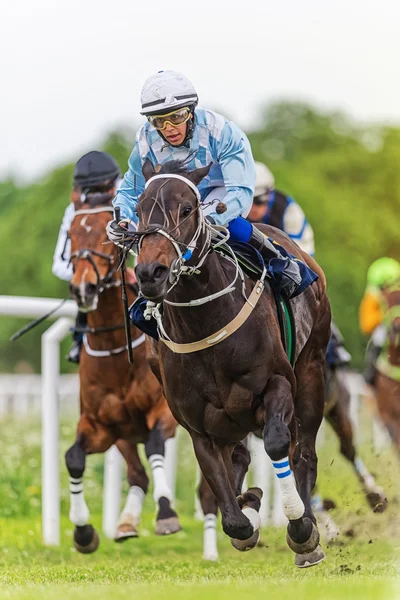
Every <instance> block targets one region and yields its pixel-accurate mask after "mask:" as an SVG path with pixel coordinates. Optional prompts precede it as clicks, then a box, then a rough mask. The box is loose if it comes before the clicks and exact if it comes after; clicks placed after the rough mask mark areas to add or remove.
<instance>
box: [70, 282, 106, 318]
mask: <svg viewBox="0 0 400 600" xmlns="http://www.w3.org/2000/svg"><path fill="white" fill-rule="evenodd" d="M69 288H70V291H71V296H72V298H73V299H74V300H75V302H76V303H77V305H78V307H79V310H80V311H81V312H92V311H93V310H96V308H97V304H98V301H99V289H98V286H97V285H95V284H93V283H89V282H86V283H81V284H80V285H76V284H74V283H71V284H70V286H69Z"/></svg>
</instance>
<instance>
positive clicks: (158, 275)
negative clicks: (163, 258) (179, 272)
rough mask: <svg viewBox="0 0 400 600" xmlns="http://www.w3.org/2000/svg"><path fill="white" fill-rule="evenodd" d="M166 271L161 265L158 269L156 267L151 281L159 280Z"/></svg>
mask: <svg viewBox="0 0 400 600" xmlns="http://www.w3.org/2000/svg"><path fill="white" fill-rule="evenodd" d="M166 269H167V267H163V266H161V265H160V266H159V267H156V268H155V269H154V272H153V279H161V277H162V276H163V275H164V273H165V271H166Z"/></svg>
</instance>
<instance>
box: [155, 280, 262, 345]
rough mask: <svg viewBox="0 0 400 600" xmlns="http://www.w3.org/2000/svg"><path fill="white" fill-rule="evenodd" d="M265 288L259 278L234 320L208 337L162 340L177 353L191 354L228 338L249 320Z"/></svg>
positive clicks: (161, 339)
mask: <svg viewBox="0 0 400 600" xmlns="http://www.w3.org/2000/svg"><path fill="white" fill-rule="evenodd" d="M263 289H264V284H263V283H262V281H260V280H258V281H257V283H256V285H255V286H254V288H253V291H252V292H251V294H250V296H249V298H248V299H247V300H246V303H245V304H244V306H243V307H242V309H241V311H240V312H239V313H238V314H237V315H236V317H235V318H234V319H233V321H231V322H230V323H228V325H226V326H225V327H222V329H219V330H218V331H216V332H215V333H213V334H211V335H209V336H208V337H206V338H204V339H202V340H199V341H197V342H191V343H189V344H177V343H175V342H172V341H171V340H166V339H165V338H162V337H160V341H161V342H163V344H165V345H166V346H167V347H168V348H169V349H170V350H172V352H174V353H175V354H189V353H191V352H198V351H199V350H204V349H205V348H211V346H215V345H216V344H219V343H220V342H222V341H223V340H226V339H227V338H228V337H229V336H231V335H232V334H233V333H235V331H237V330H238V329H239V327H241V326H242V325H243V323H244V322H245V321H247V319H248V318H249V316H250V315H251V313H252V312H253V310H254V308H255V307H256V305H257V302H258V301H259V299H260V297H261V295H262V292H263Z"/></svg>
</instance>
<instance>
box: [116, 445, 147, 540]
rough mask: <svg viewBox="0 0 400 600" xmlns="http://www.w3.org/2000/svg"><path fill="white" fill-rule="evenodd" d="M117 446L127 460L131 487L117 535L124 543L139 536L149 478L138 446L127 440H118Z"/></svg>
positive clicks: (117, 538)
mask: <svg viewBox="0 0 400 600" xmlns="http://www.w3.org/2000/svg"><path fill="white" fill-rule="evenodd" d="M116 446H117V448H118V450H119V451H120V452H121V454H122V456H123V457H124V458H125V461H126V465H127V475H128V483H129V486H130V487H129V492H128V497H127V499H126V503H125V506H124V508H123V510H122V513H121V516H120V518H119V521H118V526H117V531H116V534H115V541H116V542H123V541H125V540H126V539H129V538H133V537H138V535H139V533H138V530H137V528H138V525H139V523H140V517H141V514H142V509H143V501H144V497H145V495H146V493H147V488H148V485H149V478H148V477H147V475H146V471H145V470H144V467H143V465H142V463H141V461H140V458H139V454H138V451H137V445H136V444H134V443H132V442H129V441H127V440H117V442H116Z"/></svg>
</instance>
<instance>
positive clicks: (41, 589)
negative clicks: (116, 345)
mask: <svg viewBox="0 0 400 600" xmlns="http://www.w3.org/2000/svg"><path fill="white" fill-rule="evenodd" d="M1 431H2V436H1V441H0V456H1V460H0V464H1V470H0V598H21V599H25V598H32V599H36V598H40V599H41V600H46V599H50V598H52V599H53V598H55V599H58V598H61V599H63V598H65V599H69V598H73V599H74V600H79V599H80V598H84V599H85V600H87V599H89V598H96V599H99V600H101V599H102V598H107V599H110V600H114V599H119V598H124V599H125V598H128V597H129V598H135V599H136V598H138V599H141V598H143V599H144V600H146V599H149V600H150V599H155V598H162V599H163V600H169V599H173V598H174V599H178V600H179V599H181V598H190V599H192V600H197V599H199V600H200V599H201V600H203V599H204V600H212V599H214V598H221V599H222V600H223V599H229V600H231V599H235V598H239V597H240V598H242V597H244V596H246V597H251V596H253V595H255V594H257V595H262V597H265V599H266V600H274V599H275V598H277V599H278V598H279V600H286V599H289V598H290V600H292V599H293V600H301V599H302V598H307V600H314V599H324V600H330V599H338V600H341V599H345V598H346V599H347V598H362V600H370V599H371V600H372V599H374V600H375V599H383V600H390V599H391V598H395V597H396V588H397V587H398V582H397V581H396V578H397V577H398V574H399V568H398V560H399V549H400V527H399V519H398V508H399V504H398V487H399V486H398V483H397V482H398V478H399V475H400V467H399V465H398V464H397V463H396V459H395V457H394V455H393V454H392V452H391V451H390V450H385V451H384V452H382V454H381V456H374V455H372V453H371V452H370V451H369V450H368V448H369V444H368V443H367V442H368V439H366V438H365V436H364V439H363V444H362V447H361V449H362V452H361V453H362V455H363V458H364V459H365V460H366V461H368V464H369V465H370V469H371V471H373V472H374V473H375V474H376V475H377V479H378V482H379V483H380V484H381V485H384V486H385V488H386V491H387V495H388V497H389V500H390V501H391V503H390V506H389V508H388V510H387V512H386V513H385V514H382V515H377V514H373V513H372V512H371V511H370V509H369V508H368V506H367V505H366V502H365V500H364V497H363V494H362V492H361V491H360V489H359V486H358V484H357V481H356V479H355V478H354V476H353V474H352V472H351V469H350V467H349V466H348V465H347V464H346V463H345V461H344V460H343V459H342V458H341V457H340V456H339V455H338V454H337V451H336V446H337V444H336V441H335V440H334V438H333V437H332V436H331V435H327V439H326V443H325V444H324V446H323V448H322V449H321V451H320V480H319V481H320V490H321V492H322V493H323V495H324V496H328V497H330V498H332V499H333V500H334V501H335V502H336V503H337V508H336V509H335V510H334V511H332V516H333V517H334V518H335V520H336V522H337V523H338V524H339V526H340V527H341V531H342V535H341V536H340V538H339V540H338V541H337V542H336V543H335V544H334V545H332V546H330V547H327V545H326V544H324V547H325V549H326V552H327V559H326V561H325V562H324V563H322V564H321V565H319V566H317V567H315V568H313V569H305V570H300V569H296V568H295V567H294V566H293V554H292V553H291V552H290V550H289V549H288V548H287V546H286V544H285V532H284V530H277V529H274V528H268V529H266V530H265V531H263V532H262V542H263V545H262V546H261V547H258V548H256V549H255V550H253V551H252V552H248V553H244V554H241V553H238V552H237V551H236V550H234V549H233V548H232V547H231V546H230V543H229V540H228V539H227V537H226V536H225V535H224V534H223V533H222V531H221V530H219V534H218V545H219V550H220V560H219V561H218V563H215V564H214V563H211V564H210V563H207V562H205V561H203V560H202V559H201V554H202V526H201V523H198V522H196V521H195V520H194V519H193V516H192V515H193V488H194V480H195V469H194V462H193V456H192V453H191V451H190V445H189V442H188V440H187V438H186V437H185V436H182V437H181V439H180V448H181V452H180V457H181V458H180V462H179V470H178V485H177V496H178V499H177V503H176V505H177V510H178V511H179V514H180V516H181V522H182V525H183V531H181V532H179V533H178V534H176V535H175V536H171V537H166V538H157V537H155V536H154V534H153V531H154V523H153V519H154V507H153V503H152V499H151V493H150V494H148V497H147V499H146V503H145V511H144V515H143V521H142V525H141V528H140V532H141V536H140V538H139V539H136V540H130V541H127V542H126V543H124V544H122V545H118V544H115V543H114V542H112V541H111V540H107V539H105V538H104V536H101V544H100V548H99V550H98V551H97V552H96V553H95V554H93V555H90V556H85V555H80V554H79V553H77V552H76V551H75V550H74V549H73V547H72V543H71V539H72V531H73V527H72V525H71V524H70V523H69V521H68V518H67V515H68V492H67V475H66V473H65V472H64V469H63V468H62V473H63V476H62V514H63V517H62V522H61V538H62V539H61V546H60V548H45V547H44V546H43V545H42V543H41V523H40V510H41V508H40V434H39V429H38V425H37V424H35V423H33V424H32V423H26V424H19V425H16V424H14V423H12V422H10V423H3V424H2V425H1ZM73 431H74V425H73V424H72V423H65V424H64V425H63V426H62V428H61V437H62V451H64V450H65V448H66V447H68V445H69V444H70V443H71V442H72V440H73ZM85 492H86V494H85V495H86V499H87V502H88V505H89V508H90V509H91V511H92V521H91V522H92V524H93V525H94V526H95V527H96V528H97V530H98V531H99V532H100V533H101V492H102V460H101V458H100V457H90V458H89V459H88V468H87V472H86V476H85Z"/></svg>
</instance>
